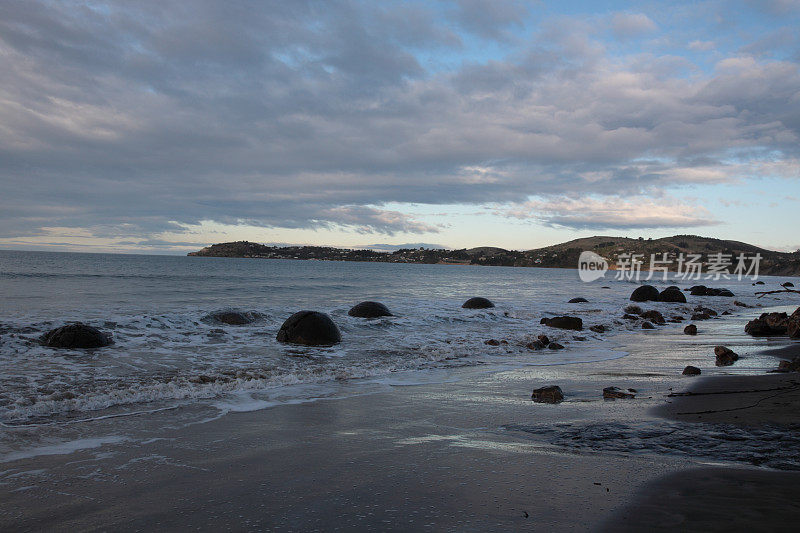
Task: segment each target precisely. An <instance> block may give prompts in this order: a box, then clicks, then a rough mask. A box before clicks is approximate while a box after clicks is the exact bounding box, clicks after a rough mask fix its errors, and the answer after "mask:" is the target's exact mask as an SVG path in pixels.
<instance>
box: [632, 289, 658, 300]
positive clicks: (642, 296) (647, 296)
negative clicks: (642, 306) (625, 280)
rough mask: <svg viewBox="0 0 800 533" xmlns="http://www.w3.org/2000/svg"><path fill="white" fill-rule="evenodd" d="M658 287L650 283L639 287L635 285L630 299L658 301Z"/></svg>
mask: <svg viewBox="0 0 800 533" xmlns="http://www.w3.org/2000/svg"><path fill="white" fill-rule="evenodd" d="M658 294H659V293H658V289H656V288H655V287H653V286H652V285H642V286H641V287H637V288H636V290H634V291H633V293H632V294H631V301H633V302H649V301H653V302H657V301H658Z"/></svg>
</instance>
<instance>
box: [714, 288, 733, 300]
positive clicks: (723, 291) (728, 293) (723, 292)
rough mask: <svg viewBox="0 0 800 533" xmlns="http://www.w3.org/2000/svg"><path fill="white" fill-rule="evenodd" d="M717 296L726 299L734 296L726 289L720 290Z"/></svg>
mask: <svg viewBox="0 0 800 533" xmlns="http://www.w3.org/2000/svg"><path fill="white" fill-rule="evenodd" d="M717 296H724V297H726V298H733V297H734V296H735V294H733V293H732V292H731V291H730V290H728V289H720V290H719V292H718V293H717Z"/></svg>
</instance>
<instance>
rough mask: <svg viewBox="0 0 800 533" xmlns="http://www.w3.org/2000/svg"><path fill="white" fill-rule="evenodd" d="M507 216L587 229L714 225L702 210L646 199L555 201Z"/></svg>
mask: <svg viewBox="0 0 800 533" xmlns="http://www.w3.org/2000/svg"><path fill="white" fill-rule="evenodd" d="M504 213H505V214H506V216H511V217H515V218H519V219H523V220H527V219H533V220H536V221H540V222H542V223H544V224H547V225H550V226H555V227H566V228H571V229H588V230H607V229H611V230H624V229H646V228H691V227H698V226H709V225H713V224H716V223H717V222H716V221H715V220H713V218H712V217H711V214H710V213H709V212H708V210H706V209H705V208H703V207H698V206H693V205H688V204H683V203H680V202H677V201H675V200H671V199H661V200H659V201H655V200H653V199H651V198H647V197H634V198H621V197H605V198H584V199H575V198H558V199H552V200H545V201H531V202H526V203H524V204H522V205H519V206H516V207H513V208H511V209H506V210H505V211H504Z"/></svg>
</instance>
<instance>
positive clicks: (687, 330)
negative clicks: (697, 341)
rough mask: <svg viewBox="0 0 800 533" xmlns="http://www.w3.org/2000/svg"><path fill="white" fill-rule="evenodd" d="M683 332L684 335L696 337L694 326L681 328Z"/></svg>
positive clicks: (695, 327)
mask: <svg viewBox="0 0 800 533" xmlns="http://www.w3.org/2000/svg"><path fill="white" fill-rule="evenodd" d="M683 332H684V333H685V334H686V335H697V326H695V325H694V324H689V325H688V326H686V327H685V328H683Z"/></svg>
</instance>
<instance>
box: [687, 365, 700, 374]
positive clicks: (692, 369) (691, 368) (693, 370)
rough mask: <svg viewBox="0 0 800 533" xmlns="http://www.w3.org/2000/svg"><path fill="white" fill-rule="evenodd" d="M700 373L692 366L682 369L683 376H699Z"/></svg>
mask: <svg viewBox="0 0 800 533" xmlns="http://www.w3.org/2000/svg"><path fill="white" fill-rule="evenodd" d="M700 373H701V371H700V369H699V368H697V367H696V366H692V365H689V366H687V367H686V368H684V369H683V375H684V376H699V375H700Z"/></svg>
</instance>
